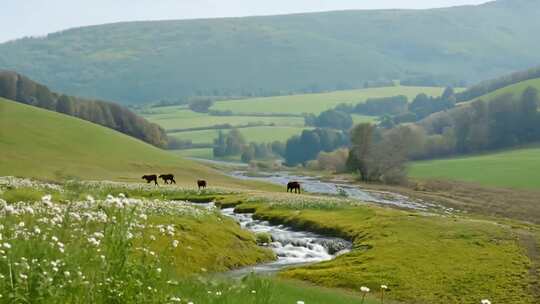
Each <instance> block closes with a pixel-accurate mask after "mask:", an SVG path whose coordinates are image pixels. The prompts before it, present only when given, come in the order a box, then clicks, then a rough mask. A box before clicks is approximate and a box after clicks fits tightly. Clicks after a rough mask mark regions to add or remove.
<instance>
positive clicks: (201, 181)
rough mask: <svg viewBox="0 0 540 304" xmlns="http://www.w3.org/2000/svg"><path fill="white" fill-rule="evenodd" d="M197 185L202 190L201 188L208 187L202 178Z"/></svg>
mask: <svg viewBox="0 0 540 304" xmlns="http://www.w3.org/2000/svg"><path fill="white" fill-rule="evenodd" d="M197 186H198V187H199V190H201V188H203V189H206V181H205V180H202V179H200V180H198V181H197Z"/></svg>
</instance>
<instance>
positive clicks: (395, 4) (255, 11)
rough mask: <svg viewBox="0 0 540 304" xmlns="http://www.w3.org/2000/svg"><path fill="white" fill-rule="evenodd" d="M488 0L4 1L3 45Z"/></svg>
mask: <svg viewBox="0 0 540 304" xmlns="http://www.w3.org/2000/svg"><path fill="white" fill-rule="evenodd" d="M484 2H488V1H487V0H264V1H263V0H0V42H3V41H6V40H12V39H16V38H21V37H24V36H41V35H44V34H47V33H51V32H56V31H59V30H63V29H67V28H72V27H78V26H84V25H93V24H103V23H110V22H119V21H133V20H162V19H188V18H189V19H192V18H211V17H230V16H249V15H273V14H286V13H298V12H312V11H327V10H342V9H375V8H414V9H419V8H431V7H447V6H455V5H464V4H480V3H484Z"/></svg>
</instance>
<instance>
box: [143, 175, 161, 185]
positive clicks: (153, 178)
mask: <svg viewBox="0 0 540 304" xmlns="http://www.w3.org/2000/svg"><path fill="white" fill-rule="evenodd" d="M142 179H144V180H146V183H147V184H149V183H151V182H154V183H155V184H156V186H157V185H158V183H157V175H155V174H151V175H143V177H142Z"/></svg>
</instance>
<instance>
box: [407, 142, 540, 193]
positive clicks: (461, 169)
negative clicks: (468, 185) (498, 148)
mask: <svg viewBox="0 0 540 304" xmlns="http://www.w3.org/2000/svg"><path fill="white" fill-rule="evenodd" d="M410 175H411V176H412V177H414V178H417V179H426V180H428V179H434V178H436V179H448V180H456V181H465V182H473V183H477V184H480V185H485V186H496V187H510V188H517V189H533V190H535V189H536V190H538V189H540V148H536V147H533V148H523V149H515V150H508V151H502V152H496V153H490V154H484V155H474V156H466V157H457V158H450V159H439V160H433V161H419V162H413V163H411V165H410Z"/></svg>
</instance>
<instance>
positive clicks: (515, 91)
mask: <svg viewBox="0 0 540 304" xmlns="http://www.w3.org/2000/svg"><path fill="white" fill-rule="evenodd" d="M528 87H533V88H536V89H538V90H540V78H537V79H530V80H526V81H522V82H519V83H516V84H513V85H509V86H507V87H504V88H501V89H498V90H495V91H493V92H491V93H488V94H486V95H483V96H481V97H478V98H476V99H482V100H485V101H489V100H491V99H493V98H494V97H496V96H501V95H504V94H512V95H514V96H516V97H519V96H520V95H521V94H522V93H523V92H524V91H525V89H527V88H528ZM476 99H475V100H476Z"/></svg>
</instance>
